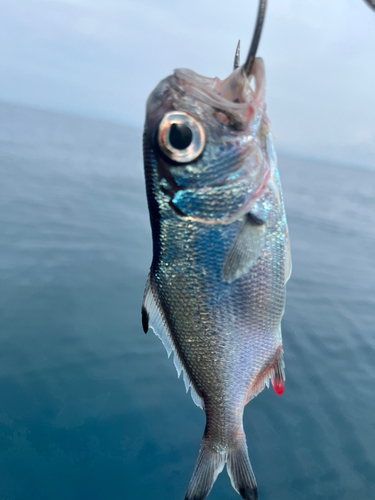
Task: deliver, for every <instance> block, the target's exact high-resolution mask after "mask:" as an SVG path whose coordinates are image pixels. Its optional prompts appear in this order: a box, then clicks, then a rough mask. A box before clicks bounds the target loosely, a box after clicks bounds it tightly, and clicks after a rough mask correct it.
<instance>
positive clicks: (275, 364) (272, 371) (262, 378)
mask: <svg viewBox="0 0 375 500" xmlns="http://www.w3.org/2000/svg"><path fill="white" fill-rule="evenodd" d="M270 381H271V384H272V387H273V389H274V391H275V393H276V394H277V395H278V396H281V395H282V394H283V393H284V382H285V363H284V356H283V349H282V346H280V347H279V349H278V350H277V352H276V355H275V356H274V358H273V360H272V361H271V362H270V363H269V364H268V366H267V367H266V368H265V369H264V370H263V371H262V372H261V373H260V374H259V375H258V377H257V378H256V380H255V382H253V383H252V384H251V386H250V388H249V390H248V393H247V398H246V404H247V403H248V402H249V401H251V400H252V399H253V398H255V396H257V395H258V394H259V393H260V392H262V391H263V389H264V388H265V387H266V386H267V387H269V383H270Z"/></svg>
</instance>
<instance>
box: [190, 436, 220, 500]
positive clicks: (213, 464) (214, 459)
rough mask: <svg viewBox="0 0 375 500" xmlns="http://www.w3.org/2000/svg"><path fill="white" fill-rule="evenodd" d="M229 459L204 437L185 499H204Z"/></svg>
mask: <svg viewBox="0 0 375 500" xmlns="http://www.w3.org/2000/svg"><path fill="white" fill-rule="evenodd" d="M226 460H227V454H226V453H217V452H216V451H215V450H213V449H212V448H211V447H210V446H209V445H208V442H207V439H205V437H203V439H202V443H201V447H200V450H199V455H198V459H197V463H196V464H195V469H194V472H193V475H192V478H191V479H190V483H189V487H188V490H187V492H186V495H185V500H204V499H205V498H206V497H207V495H208V494H209V493H210V491H211V488H212V486H213V484H214V482H215V481H216V478H217V476H218V475H219V474H220V472H221V471H222V470H223V468H224V465H225V462H226Z"/></svg>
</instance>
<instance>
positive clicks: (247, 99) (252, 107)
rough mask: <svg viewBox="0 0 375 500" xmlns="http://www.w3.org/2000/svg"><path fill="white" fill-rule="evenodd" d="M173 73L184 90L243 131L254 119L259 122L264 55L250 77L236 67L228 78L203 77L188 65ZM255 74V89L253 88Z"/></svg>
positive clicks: (262, 103)
mask: <svg viewBox="0 0 375 500" xmlns="http://www.w3.org/2000/svg"><path fill="white" fill-rule="evenodd" d="M174 76H175V77H176V83H177V86H178V87H179V89H180V91H181V92H183V93H184V94H186V95H189V96H191V97H192V98H194V99H195V100H197V101H199V102H201V103H203V104H205V105H209V106H210V107H211V108H212V109H213V110H215V111H218V112H222V113H224V114H226V115H228V116H229V121H230V122H233V123H234V124H235V126H234V128H237V129H238V130H243V129H245V128H246V127H247V125H248V124H249V123H250V122H251V121H252V120H254V119H256V121H257V124H259V120H260V117H261V116H262V115H263V109H264V101H265V71H264V63H263V60H262V59H261V58H256V60H255V63H254V66H253V70H252V73H251V76H250V78H248V77H247V76H246V74H244V72H243V71H242V68H237V69H236V70H234V71H233V73H231V74H230V75H229V77H228V78H226V79H225V80H220V79H219V78H217V77H216V78H209V77H204V76H202V75H199V74H198V73H195V72H194V71H192V70H190V69H186V68H180V69H175V70H174ZM252 77H253V78H254V81H255V89H254V90H253V89H251V87H250V81H251V78H252ZM228 97H230V98H228ZM233 123H232V126H233Z"/></svg>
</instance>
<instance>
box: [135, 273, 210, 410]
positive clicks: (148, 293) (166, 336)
mask: <svg viewBox="0 0 375 500" xmlns="http://www.w3.org/2000/svg"><path fill="white" fill-rule="evenodd" d="M163 316H164V315H163V311H162V308H161V307H160V305H159V301H158V299H157V295H156V293H155V292H154V290H153V285H152V277H151V276H150V275H149V277H148V278H147V282H146V287H145V293H144V296H143V304H142V324H143V327H144V329H145V330H146V331H145V333H147V329H148V328H152V330H153V331H154V332H155V334H156V335H157V336H158V337H159V339H160V340H161V341H162V343H163V345H164V347H165V350H166V351H167V354H168V358H169V356H170V355H171V353H172V352H173V362H174V365H175V367H176V370H177V375H178V377H180V375H181V373H182V375H183V380H184V384H185V388H186V392H188V390H189V388H190V391H191V397H192V399H193V401H194V403H195V404H196V405H197V406H199V408H202V409H203V400H202V398H201V397H200V396H199V394H198V393H197V392H196V390H195V389H194V385H193V383H192V381H191V380H190V378H189V375H188V374H187V372H186V370H185V369H184V366H183V363H182V360H181V359H180V357H179V355H178V352H177V350H176V348H175V346H174V343H173V339H172V337H171V334H170V332H169V330H168V326H167V324H166V321H165V320H164V318H163ZM145 327H147V328H145Z"/></svg>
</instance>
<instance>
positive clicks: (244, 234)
mask: <svg viewBox="0 0 375 500" xmlns="http://www.w3.org/2000/svg"><path fill="white" fill-rule="evenodd" d="M265 239H266V224H265V222H264V221H263V220H261V219H259V218H258V217H257V216H256V215H254V214H252V213H251V212H249V213H248V214H246V215H245V217H244V219H243V223H242V226H241V229H240V231H239V233H238V235H237V237H236V239H235V240H234V242H233V244H232V246H231V247H230V249H229V251H228V253H227V256H226V258H225V262H224V267H223V280H224V281H226V282H227V283H232V282H233V281H235V280H237V279H238V278H241V277H242V276H244V275H245V274H246V273H248V272H249V271H250V270H251V268H252V267H253V266H254V264H255V261H256V260H257V258H258V257H259V255H260V252H261V250H262V248H263V247H264V243H265Z"/></svg>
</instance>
